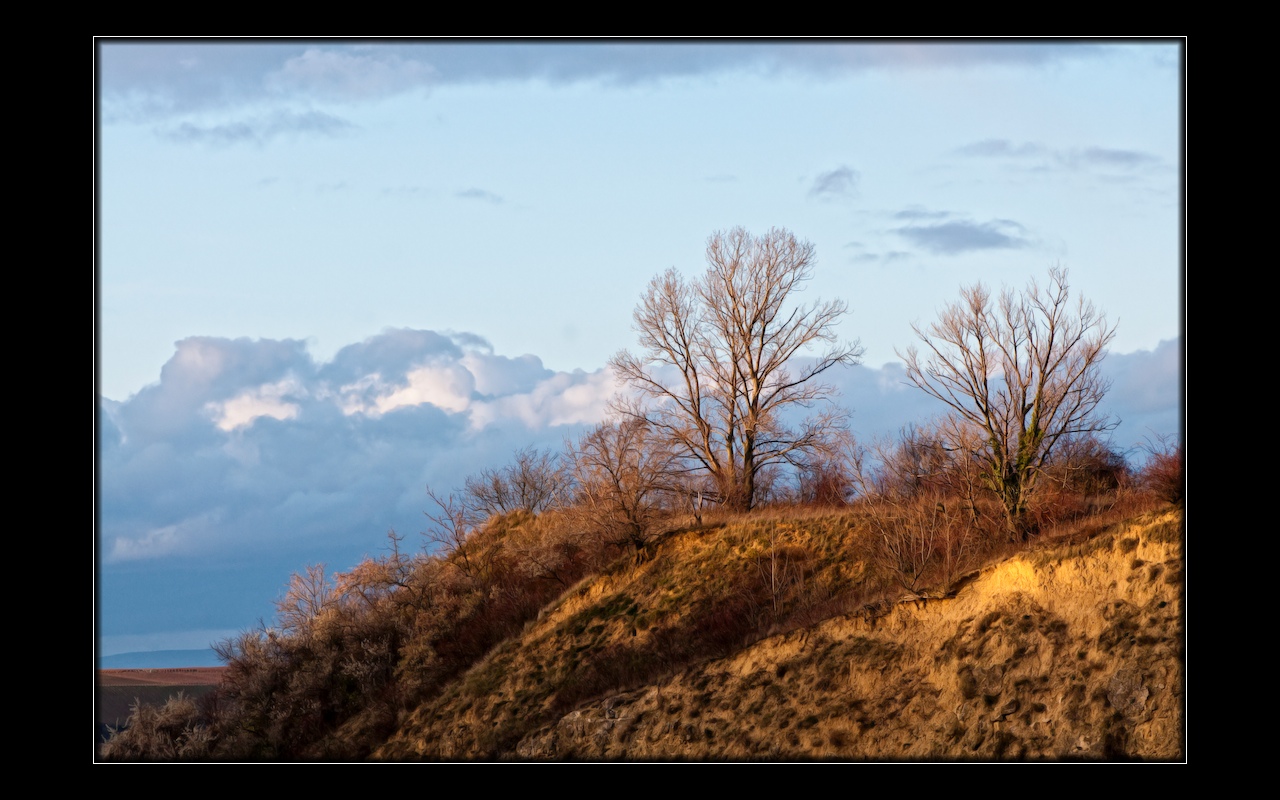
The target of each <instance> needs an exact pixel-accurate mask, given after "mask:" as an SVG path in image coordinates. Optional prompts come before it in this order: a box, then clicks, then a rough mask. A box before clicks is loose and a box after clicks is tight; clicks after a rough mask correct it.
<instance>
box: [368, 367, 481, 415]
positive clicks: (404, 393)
mask: <svg viewBox="0 0 1280 800" xmlns="http://www.w3.org/2000/svg"><path fill="white" fill-rule="evenodd" d="M407 377H408V379H409V385H408V386H404V387H402V388H397V389H394V390H392V391H390V392H388V393H387V394H384V395H382V396H380V397H378V398H377V399H376V400H375V401H374V403H373V410H374V412H375V413H377V414H386V413H387V412H388V411H394V410H395V409H397V408H404V407H405V406H416V405H421V404H423V403H430V404H431V405H433V406H435V407H436V408H441V409H444V410H445V411H451V412H454V413H457V412H461V411H466V410H467V407H468V406H470V405H471V393H472V391H474V389H475V379H474V378H472V376H471V373H470V372H469V371H467V368H466V367H464V366H462V365H461V364H456V363H454V364H441V365H429V366H423V367H418V368H417V369H415V370H413V371H411V372H410V373H409V374H408V376H407Z"/></svg>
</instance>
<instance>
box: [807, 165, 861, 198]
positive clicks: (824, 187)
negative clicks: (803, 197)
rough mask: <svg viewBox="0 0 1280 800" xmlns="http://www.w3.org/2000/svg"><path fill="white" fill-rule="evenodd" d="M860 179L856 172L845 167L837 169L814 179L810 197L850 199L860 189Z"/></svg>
mask: <svg viewBox="0 0 1280 800" xmlns="http://www.w3.org/2000/svg"><path fill="white" fill-rule="evenodd" d="M859 177H860V176H859V175H858V172H857V171H856V170H853V169H850V168H849V167H845V166H840V167H837V168H835V169H833V170H831V171H830V172H824V173H822V174H821V175H819V176H818V177H817V178H814V180H813V186H811V187H810V188H809V196H810V197H819V198H823V199H830V198H836V197H849V196H851V195H852V194H853V193H854V191H855V190H856V189H857V188H858V179H859Z"/></svg>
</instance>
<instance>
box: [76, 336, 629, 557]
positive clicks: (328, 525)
mask: <svg viewBox="0 0 1280 800" xmlns="http://www.w3.org/2000/svg"><path fill="white" fill-rule="evenodd" d="M613 391H614V385H613V382H612V379H611V378H610V376H609V375H608V373H607V372H605V371H604V370H598V371H596V372H592V373H588V372H582V371H575V372H572V373H560V372H554V371H552V370H549V369H546V368H545V367H544V366H543V365H542V362H541V360H539V359H538V358H537V357H536V356H532V355H524V356H519V357H514V358H512V357H507V356H502V355H498V354H495V353H494V352H493V348H492V346H491V345H490V344H489V343H488V342H487V341H485V340H484V339H482V338H481V337H478V336H475V335H473V334H465V333H452V334H445V333H437V332H434V331H424V330H409V329H394V330H387V331H384V332H383V333H382V334H379V335H377V336H373V337H370V338H368V339H366V340H365V341H363V342H359V343H356V344H352V345H348V346H347V347H344V348H342V349H341V350H339V351H338V353H337V354H336V355H335V356H334V357H333V359H332V360H331V361H329V362H327V363H323V364H317V363H316V362H315V361H314V360H313V359H312V358H311V356H310V354H308V353H307V351H306V349H305V346H304V344H303V343H302V342H300V341H296V340H285V341H276V340H249V339H235V340H231V339H218V338H213V337H193V338H190V339H184V340H182V341H180V342H178V343H177V344H176V348H175V352H174V355H173V357H172V358H171V359H170V360H169V362H168V363H167V364H165V366H164V367H163V369H162V370H161V377H160V381H159V382H158V383H156V384H152V385H150V386H147V387H145V388H144V389H143V390H141V391H140V392H138V393H137V394H135V395H134V396H132V397H130V398H128V399H126V400H124V401H112V400H106V399H104V400H103V401H102V403H101V405H100V410H99V419H100V422H99V425H100V430H99V438H100V441H101V453H100V455H101V458H102V468H103V471H102V508H103V517H102V531H103V537H104V539H103V553H104V556H105V558H106V560H107V561H108V562H116V561H129V560H138V559H151V558H158V557H163V556H171V555H175V554H184V553H185V554H196V553H202V552H208V551H209V550H210V549H212V550H213V551H217V550H218V549H219V548H220V547H223V546H226V544H225V543H226V542H240V543H241V544H246V543H249V544H253V545H254V546H257V545H261V544H262V543H263V542H265V541H269V540H270V539H272V538H281V537H287V534H282V533H281V532H280V531H281V529H293V530H298V531H302V530H313V531H321V532H323V531H329V533H330V534H334V535H336V533H337V531H336V530H335V529H334V526H335V525H338V526H341V525H342V524H359V523H358V522H357V520H358V519H359V518H360V513H361V512H358V511H357V509H363V510H364V511H368V510H369V509H368V504H369V503H370V502H371V499H370V498H371V497H372V498H379V499H380V500H379V501H380V502H384V504H385V508H388V509H390V508H394V507H396V506H397V505H403V504H404V503H403V502H402V501H403V500H404V498H407V497H417V496H419V495H420V493H421V484H422V483H423V480H422V479H423V477H424V465H425V464H428V463H430V462H432V461H433V460H435V459H437V458H438V456H439V454H445V453H449V454H452V456H453V457H454V458H455V459H456V461H455V463H454V464H452V465H450V466H449V467H448V468H447V470H445V471H444V472H442V473H441V474H439V475H437V476H436V482H437V483H443V484H445V485H449V484H450V483H452V482H456V481H457V480H458V479H459V474H458V472H457V470H458V465H459V464H466V463H471V462H473V461H474V454H473V453H472V452H471V451H472V450H473V449H474V447H475V444H476V442H477V441H478V440H479V439H483V438H484V436H486V435H487V434H486V431H487V429H489V428H495V429H497V428H501V429H502V431H503V433H502V434H501V436H500V437H499V438H505V440H506V444H507V445H509V448H503V449H507V450H508V451H510V450H515V449H516V448H517V447H520V446H523V445H525V444H528V443H529V441H530V440H531V439H537V438H539V437H550V438H551V439H553V440H555V441H559V440H560V439H562V438H563V437H564V436H565V435H567V434H569V433H572V432H575V431H576V430H578V428H580V427H582V426H585V425H590V424H593V423H595V422H598V421H599V420H600V419H601V418H602V417H603V415H604V412H605V404H606V402H607V400H608V397H609V396H610V395H611V394H612V392H613ZM513 423H514V427H513ZM425 451H433V452H434V455H433V456H430V457H428V456H426V455H425ZM415 461H416V463H415ZM463 474H465V472H464V473H463ZM371 484H377V485H378V488H376V489H374V490H373V491H372V493H371V494H370V495H367V496H364V497H363V498H362V497H361V492H362V491H367V490H368V487H369V486H370V485H371ZM304 498H305V499H304ZM302 499H304V500H302ZM300 500H302V501H301V502H300ZM317 509H322V510H323V511H322V513H321V514H320V517H319V519H318V520H317V519H313V516H314V514H315V512H316V510H317ZM388 521H390V520H388ZM401 522H404V520H401Z"/></svg>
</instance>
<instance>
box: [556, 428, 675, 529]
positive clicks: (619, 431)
mask: <svg viewBox="0 0 1280 800" xmlns="http://www.w3.org/2000/svg"><path fill="white" fill-rule="evenodd" d="M653 433H654V432H653V430H652V429H651V428H650V427H649V425H648V424H647V423H646V422H645V421H644V420H640V419H634V418H629V417H628V418H624V419H622V420H621V421H619V422H614V423H606V424H604V425H599V426H597V427H596V428H595V429H593V430H592V431H590V432H588V433H587V434H585V435H584V436H583V437H582V438H581V439H579V440H578V442H577V443H576V444H574V445H571V446H570V447H569V448H568V449H569V454H570V457H571V458H572V460H573V464H574V473H575V477H576V479H577V485H578V495H577V503H576V504H575V508H574V511H575V512H576V513H577V514H578V515H580V516H582V517H584V518H585V521H586V523H587V525H588V527H590V528H592V529H593V530H595V531H596V532H598V533H600V534H602V535H604V536H605V537H606V538H607V539H610V540H612V541H615V542H625V543H627V544H630V545H631V546H632V547H634V548H635V549H636V550H639V549H640V548H641V547H643V546H644V545H645V543H647V542H648V541H649V539H650V538H651V537H652V536H653V535H654V533H655V532H656V526H657V523H658V522H659V521H661V520H662V519H663V518H664V517H665V516H666V515H667V513H668V512H669V508H668V506H669V505H670V502H669V501H670V500H671V499H672V497H673V495H674V493H675V491H676V483H675V482H674V480H673V476H674V475H675V474H676V472H677V471H678V470H677V469H676V463H677V458H676V455H675V453H674V452H673V451H672V449H671V448H670V446H669V445H668V443H667V442H666V441H664V440H662V439H661V438H658V437H655V436H654V435H653Z"/></svg>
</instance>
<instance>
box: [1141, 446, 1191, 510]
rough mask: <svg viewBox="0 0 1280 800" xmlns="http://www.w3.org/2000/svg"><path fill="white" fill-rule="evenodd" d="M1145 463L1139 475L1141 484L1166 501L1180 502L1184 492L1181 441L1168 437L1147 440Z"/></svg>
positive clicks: (1184, 479)
mask: <svg viewBox="0 0 1280 800" xmlns="http://www.w3.org/2000/svg"><path fill="white" fill-rule="evenodd" d="M1143 449H1145V450H1146V451H1147V463H1146V466H1145V467H1143V469H1142V473H1141V475H1140V480H1141V482H1142V485H1143V486H1144V487H1145V488H1146V489H1147V490H1148V491H1150V492H1151V493H1153V494H1154V495H1155V496H1156V497H1158V498H1160V499H1161V500H1163V501H1164V502H1166V503H1181V502H1182V500H1183V497H1184V496H1185V494H1186V478H1185V477H1184V474H1183V465H1182V462H1183V447H1182V443H1181V442H1179V441H1176V440H1174V439H1171V438H1169V437H1160V438H1158V439H1156V440H1155V441H1148V442H1147V444H1146V445H1145V447H1144V448H1143Z"/></svg>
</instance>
